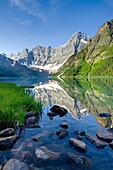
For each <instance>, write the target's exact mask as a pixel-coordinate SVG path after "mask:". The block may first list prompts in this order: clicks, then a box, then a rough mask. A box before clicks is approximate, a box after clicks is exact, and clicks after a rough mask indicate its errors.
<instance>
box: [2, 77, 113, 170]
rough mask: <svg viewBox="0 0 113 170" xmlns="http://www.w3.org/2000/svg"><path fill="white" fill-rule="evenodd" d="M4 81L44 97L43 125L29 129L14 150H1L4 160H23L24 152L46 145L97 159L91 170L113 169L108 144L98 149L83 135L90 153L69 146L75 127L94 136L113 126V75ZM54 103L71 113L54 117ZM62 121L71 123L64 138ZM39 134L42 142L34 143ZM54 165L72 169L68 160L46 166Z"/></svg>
mask: <svg viewBox="0 0 113 170" xmlns="http://www.w3.org/2000/svg"><path fill="white" fill-rule="evenodd" d="M0 82H10V83H15V84H17V85H22V86H25V87H26V88H27V87H28V88H30V94H31V95H32V96H33V97H34V99H35V100H41V101H42V103H43V105H44V106H43V108H42V114H41V116H40V118H39V122H38V123H39V126H40V127H41V128H38V129H37V128H36V129H26V130H25V133H23V134H22V137H21V138H20V139H19V140H18V141H17V142H16V144H15V145H14V147H13V148H12V149H11V150H9V151H1V152H0V163H3V162H5V161H6V160H8V159H10V158H11V157H15V158H17V159H19V160H22V157H23V155H24V154H26V153H31V152H32V151H33V149H34V148H36V147H40V146H46V147H47V148H48V149H50V150H52V151H55V152H69V153H74V154H79V155H83V156H86V157H87V158H89V159H91V160H92V162H93V166H92V167H91V168H88V169H92V170H107V169H113V161H112V160H113V150H112V149H111V148H110V147H109V146H108V144H107V146H106V147H105V148H104V149H98V148H96V147H95V146H94V145H93V144H91V143H90V142H89V141H88V140H87V139H86V138H85V136H83V137H82V140H83V141H84V142H85V143H86V144H87V152H86V153H81V152H79V151H77V150H76V149H74V147H72V146H70V145H69V138H72V137H73V138H76V134H75V132H74V131H75V130H77V131H78V132H81V131H85V132H87V133H88V134H90V135H92V136H96V133H97V131H98V129H102V130H104V131H106V130H107V129H109V128H112V127H113V116H112V115H113V78H112V77H108V78H104V77H101V78H90V79H86V78H77V79H72V78H68V79H65V80H58V81H56V80H52V79H49V78H48V79H45V78H44V79H41V78H40V79H31V78H30V79H24V78H0ZM53 104H57V105H59V106H62V107H64V108H66V109H67V110H68V113H67V114H66V115H65V116H63V117H59V116H55V117H53V119H52V120H51V119H50V118H49V117H48V116H47V113H48V112H49V110H50V107H51V106H52V105H53ZM107 115H108V116H107ZM109 115H111V116H109ZM62 123H67V124H68V126H69V128H68V129H67V130H68V132H69V134H68V136H67V137H65V138H64V139H62V140H60V139H58V137H57V135H56V131H57V130H59V129H60V124H62ZM37 134H43V137H42V138H41V139H40V140H39V141H38V142H33V141H32V137H33V136H35V135H37ZM27 163H28V164H30V165H32V167H33V168H34V169H37V167H36V166H35V165H34V164H33V162H32V160H31V159H28V160H27ZM42 167H43V165H42ZM52 168H53V169H54V168H56V169H67V170H68V169H72V167H71V165H69V164H67V163H66V162H65V161H64V162H63V161H62V164H61V165H60V164H59V165H58V164H55V165H54V166H53V165H52V166H51V165H48V167H46V168H44V169H52ZM42 169H43V168H42Z"/></svg>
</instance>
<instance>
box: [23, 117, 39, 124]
mask: <svg viewBox="0 0 113 170" xmlns="http://www.w3.org/2000/svg"><path fill="white" fill-rule="evenodd" d="M36 122H37V119H36V117H35V116H32V117H29V118H27V119H26V121H25V124H26V125H29V124H35V123H36Z"/></svg>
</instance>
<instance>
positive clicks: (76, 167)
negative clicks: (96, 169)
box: [67, 153, 92, 170]
mask: <svg viewBox="0 0 113 170" xmlns="http://www.w3.org/2000/svg"><path fill="white" fill-rule="evenodd" d="M67 162H68V163H70V164H71V166H72V169H73V170H87V169H89V167H92V161H91V160H90V159H88V158H86V157H85V156H81V155H75V154H73V153H67Z"/></svg>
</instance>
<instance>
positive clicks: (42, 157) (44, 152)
mask: <svg viewBox="0 0 113 170" xmlns="http://www.w3.org/2000/svg"><path fill="white" fill-rule="evenodd" d="M33 159H34V162H35V164H36V165H38V166H40V165H41V166H46V165H47V164H54V163H55V162H57V161H58V162H59V161H60V160H61V159H62V154H61V153H59V152H53V151H51V150H48V149H47V148H46V147H44V146H42V147H40V148H37V149H35V151H34V157H33Z"/></svg>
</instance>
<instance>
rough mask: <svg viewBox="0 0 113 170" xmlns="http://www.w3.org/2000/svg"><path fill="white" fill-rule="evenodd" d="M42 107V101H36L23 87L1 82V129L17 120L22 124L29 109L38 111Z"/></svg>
mask: <svg viewBox="0 0 113 170" xmlns="http://www.w3.org/2000/svg"><path fill="white" fill-rule="evenodd" d="M41 108H42V104H41V102H35V101H34V99H33V97H31V96H30V95H29V94H26V93H25V90H24V88H23V87H17V86H16V85H14V84H6V83H0V129H3V128H6V127H13V126H14V124H15V123H16V122H18V124H19V125H22V124H23V123H24V120H25V113H26V112H27V111H31V110H32V111H35V112H37V113H38V112H39V111H40V110H41Z"/></svg>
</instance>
